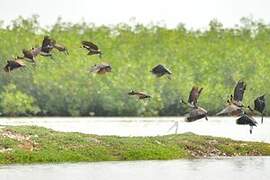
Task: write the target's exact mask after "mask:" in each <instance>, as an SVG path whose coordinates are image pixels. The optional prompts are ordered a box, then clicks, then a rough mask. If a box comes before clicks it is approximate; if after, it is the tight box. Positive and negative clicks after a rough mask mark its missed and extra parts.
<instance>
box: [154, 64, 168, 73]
mask: <svg viewBox="0 0 270 180" xmlns="http://www.w3.org/2000/svg"><path fill="white" fill-rule="evenodd" d="M152 73H154V74H164V73H168V74H172V72H171V71H170V70H169V69H167V68H166V67H164V66H163V65H161V64H159V65H157V66H155V67H154V68H153V69H152Z"/></svg>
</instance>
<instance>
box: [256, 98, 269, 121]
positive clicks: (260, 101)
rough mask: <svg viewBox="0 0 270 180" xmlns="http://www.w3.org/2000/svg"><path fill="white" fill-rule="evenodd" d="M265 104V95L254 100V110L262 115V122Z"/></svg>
mask: <svg viewBox="0 0 270 180" xmlns="http://www.w3.org/2000/svg"><path fill="white" fill-rule="evenodd" d="M265 105H266V103H265V95H262V96H259V97H257V98H256V99H255V100H254V110H255V111H257V112H259V113H261V115H262V119H261V123H263V115H264V109H265Z"/></svg>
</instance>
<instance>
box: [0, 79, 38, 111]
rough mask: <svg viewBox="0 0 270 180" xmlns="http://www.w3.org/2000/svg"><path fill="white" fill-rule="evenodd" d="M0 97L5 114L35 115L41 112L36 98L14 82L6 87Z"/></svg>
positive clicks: (0, 103)
mask: <svg viewBox="0 0 270 180" xmlns="http://www.w3.org/2000/svg"><path fill="white" fill-rule="evenodd" d="M0 97H1V102H0V105H1V109H2V111H3V113H4V114H5V115H10V116H15V115H29V114H33V115H34V114H37V113H38V112H39V107H38V106H36V105H35V100H34V98H33V97H31V96H28V95H27V94H25V93H23V92H21V91H19V90H17V89H16V86H15V85H14V84H10V85H8V86H7V87H5V88H4V91H3V92H2V93H1V96H0Z"/></svg>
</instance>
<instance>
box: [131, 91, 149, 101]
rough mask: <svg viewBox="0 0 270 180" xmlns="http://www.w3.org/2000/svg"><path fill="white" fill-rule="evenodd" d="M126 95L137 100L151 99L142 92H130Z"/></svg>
mask: <svg viewBox="0 0 270 180" xmlns="http://www.w3.org/2000/svg"><path fill="white" fill-rule="evenodd" d="M128 95H130V96H137V97H138V99H147V98H151V96H150V95H148V94H146V93H144V92H137V91H133V90H131V91H130V92H129V93H128Z"/></svg>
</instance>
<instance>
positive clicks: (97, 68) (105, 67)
mask: <svg viewBox="0 0 270 180" xmlns="http://www.w3.org/2000/svg"><path fill="white" fill-rule="evenodd" d="M111 71H112V67H111V65H109V64H106V63H102V64H95V65H94V66H92V67H91V68H90V72H92V73H97V74H105V73H107V72H111Z"/></svg>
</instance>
